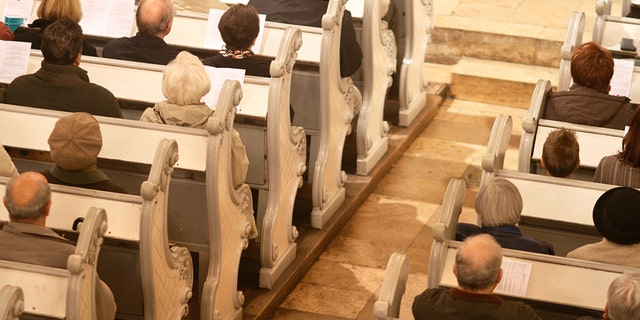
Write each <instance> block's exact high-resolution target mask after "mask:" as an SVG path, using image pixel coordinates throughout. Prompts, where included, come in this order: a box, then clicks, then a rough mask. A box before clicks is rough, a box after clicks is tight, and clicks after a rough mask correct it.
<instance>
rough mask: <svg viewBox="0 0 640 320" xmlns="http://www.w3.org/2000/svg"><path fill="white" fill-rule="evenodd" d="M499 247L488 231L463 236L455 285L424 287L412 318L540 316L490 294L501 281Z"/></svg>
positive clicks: (455, 267) (524, 318)
mask: <svg viewBox="0 0 640 320" xmlns="http://www.w3.org/2000/svg"><path fill="white" fill-rule="evenodd" d="M501 265H502V248H501V247H500V245H499V244H498V243H497V242H496V241H495V239H493V237H491V236H490V235H488V234H480V235H476V236H472V237H469V238H467V239H466V240H465V241H464V242H463V243H462V245H461V246H460V248H459V249H458V252H457V253H456V261H455V264H454V265H453V274H455V276H456V278H457V279H458V287H457V288H453V289H444V288H435V289H427V290H425V291H424V292H423V293H421V294H420V295H418V296H416V298H415V299H414V300H413V306H412V310H413V316H414V317H415V319H416V320H430V319H438V320H450V319H504V320H513V319H518V320H527V319H540V317H538V315H537V314H536V313H535V312H534V311H533V310H532V309H531V307H529V306H528V305H525V304H524V303H522V302H514V301H505V300H502V298H500V297H499V296H497V295H495V294H493V290H495V288H496V287H497V286H498V283H499V282H500V280H502V268H501Z"/></svg>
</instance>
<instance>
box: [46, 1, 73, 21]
mask: <svg viewBox="0 0 640 320" xmlns="http://www.w3.org/2000/svg"><path fill="white" fill-rule="evenodd" d="M37 14H38V17H39V18H42V19H45V20H49V21H56V20H59V19H62V18H68V19H71V20H73V21H75V22H80V20H81V19H82V7H81V6H80V0H42V1H40V5H39V6H38V12H37Z"/></svg>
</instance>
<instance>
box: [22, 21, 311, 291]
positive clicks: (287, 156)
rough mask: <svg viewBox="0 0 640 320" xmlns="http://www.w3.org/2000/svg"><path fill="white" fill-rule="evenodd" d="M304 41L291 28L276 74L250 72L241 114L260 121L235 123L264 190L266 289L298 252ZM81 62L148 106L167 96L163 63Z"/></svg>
mask: <svg viewBox="0 0 640 320" xmlns="http://www.w3.org/2000/svg"><path fill="white" fill-rule="evenodd" d="M300 41H301V32H300V31H299V30H298V29H295V28H288V29H287V30H285V34H284V35H283V36H282V43H280V47H281V48H280V49H279V50H280V52H279V53H278V54H277V58H276V60H275V61H274V62H273V66H272V70H273V76H272V78H270V79H269V78H262V77H252V76H248V77H246V80H245V83H244V90H243V98H242V101H241V102H240V105H239V108H240V113H241V114H242V116H244V117H245V119H249V120H257V121H253V122H256V123H257V124H258V125H254V124H252V122H249V121H247V122H244V123H237V124H236V129H237V130H238V131H239V133H240V135H241V137H242V138H243V142H244V143H245V145H246V150H247V154H248V157H249V170H248V174H247V178H246V182H247V183H248V184H249V185H251V186H252V187H253V188H256V189H258V190H259V200H258V222H259V225H260V227H261V228H262V232H260V234H261V235H264V236H265V237H266V238H265V239H264V241H262V242H261V252H262V253H261V257H262V258H261V260H262V265H263V268H262V271H261V274H262V276H261V279H263V280H261V281H260V283H261V286H263V287H267V288H270V287H271V286H272V284H273V283H274V282H275V281H276V280H277V279H278V277H279V275H280V274H282V272H283V271H284V269H285V268H286V267H287V266H288V265H289V263H290V262H291V261H292V260H293V258H294V257H295V252H296V245H295V242H294V241H295V238H296V237H297V230H296V229H295V226H293V225H292V215H293V203H294V199H295V196H296V192H297V187H299V186H300V185H301V178H300V177H301V175H302V173H303V172H304V170H305V169H306V167H305V166H304V161H305V156H306V153H305V152H306V147H305V141H304V140H305V134H304V130H303V129H302V128H299V127H294V126H291V123H290V117H289V109H288V108H289V92H290V83H291V68H292V66H293V65H294V64H295V62H296V50H297V49H299V48H300ZM40 60H41V54H40V53H39V52H36V51H32V55H31V62H30V70H29V71H30V72H34V71H36V70H37V68H39V65H40ZM81 67H82V68H84V69H85V70H87V71H88V72H89V77H90V79H91V81H92V82H94V83H98V84H101V85H103V86H105V87H106V88H108V89H109V90H110V91H111V92H113V93H114V94H115V95H116V96H117V97H118V98H119V99H121V100H127V101H128V102H130V103H134V104H135V103H138V102H142V103H145V104H149V105H151V104H152V103H154V102H157V101H162V100H164V96H163V95H162V91H161V88H162V85H161V83H162V71H163V70H164V66H160V65H153V64H145V63H137V62H130V61H121V60H113V59H104V58H95V57H83V61H82V63H81ZM31 69H33V70H31ZM114 79H127V81H114ZM132 83H135V84H136V85H132ZM136 119H137V117H136ZM265 122H266V124H267V125H266V128H265V126H264V125H263V123H265ZM265 129H266V130H265ZM270 191H272V192H273V193H275V194H274V198H273V199H269V193H270ZM265 217H266V218H265Z"/></svg>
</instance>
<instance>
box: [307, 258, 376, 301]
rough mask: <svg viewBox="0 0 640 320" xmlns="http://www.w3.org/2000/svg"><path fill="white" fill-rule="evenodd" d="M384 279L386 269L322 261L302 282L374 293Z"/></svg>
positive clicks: (315, 265)
mask: <svg viewBox="0 0 640 320" xmlns="http://www.w3.org/2000/svg"><path fill="white" fill-rule="evenodd" d="M383 279H384V269H380V268H368V267H363V266H357V265H352V264H347V263H340V262H334V261H330V260H324V259H320V260H318V262H316V263H314V264H313V266H312V267H311V269H310V270H309V271H308V272H307V274H305V276H304V278H303V279H302V282H304V283H307V284H313V285H319V286H324V287H332V288H337V289H346V290H352V291H368V292H370V293H373V292H375V291H376V289H378V287H379V286H380V285H381V284H382V280H383Z"/></svg>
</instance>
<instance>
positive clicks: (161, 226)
mask: <svg viewBox="0 0 640 320" xmlns="http://www.w3.org/2000/svg"><path fill="white" fill-rule="evenodd" d="M177 148H178V147H177V144H176V143H175V141H169V140H162V141H161V142H160V143H159V144H158V149H157V150H156V152H155V156H154V160H153V164H152V165H151V171H150V173H149V178H148V179H147V180H146V181H145V182H143V183H142V185H141V187H140V195H139V196H134V195H125V194H116V193H112V192H106V191H97V190H86V189H82V188H75V187H68V186H61V185H53V184H52V185H51V189H52V209H51V210H52V213H53V214H51V215H50V216H49V218H48V220H47V226H48V227H50V228H53V229H55V230H58V231H60V232H65V233H71V234H73V233H74V231H75V225H76V224H77V223H78V221H80V220H79V219H80V217H79V216H78V215H77V214H75V213H76V212H77V211H78V210H83V209H84V208H89V207H91V206H100V207H103V208H105V209H106V210H107V212H108V216H109V221H110V223H109V228H107V229H105V233H104V237H105V239H106V240H107V241H106V243H105V245H104V249H105V250H104V251H103V259H102V260H101V264H100V266H99V272H100V274H101V277H103V278H104V279H103V280H104V281H105V282H106V283H107V284H109V286H110V287H112V289H113V291H114V293H115V294H114V295H115V296H116V302H117V304H118V310H120V311H121V312H123V313H125V311H126V310H131V309H134V307H133V306H135V301H136V299H137V296H136V293H140V291H139V290H141V291H142V292H141V293H140V294H141V296H142V297H143V300H144V316H145V318H148V319H156V318H158V319H161V318H166V317H168V316H170V315H172V316H177V315H186V314H187V313H188V306H187V302H188V300H189V299H190V298H191V296H192V290H191V288H192V282H193V263H192V259H191V255H190V253H189V251H188V250H187V249H186V248H183V247H179V246H172V247H169V242H168V240H167V239H168V236H167V226H166V220H167V219H166V217H167V212H166V208H167V205H166V201H167V198H166V195H167V188H168V184H169V182H170V180H171V179H170V178H171V176H170V175H171V172H172V168H173V165H174V164H175V162H176V161H177V152H178V150H177ZM6 180H7V179H0V192H2V193H4V189H5V187H6ZM8 218H9V213H8V212H7V211H6V209H5V208H1V209H0V219H1V220H8ZM105 255H106V257H105ZM126 257H134V258H135V260H137V261H135V262H133V263H131V265H135V266H139V268H140V270H139V271H138V272H136V271H135V270H134V274H138V273H139V278H138V277H136V276H132V277H131V278H130V277H129V276H127V275H126V273H125V275H123V272H122V265H121V263H122V262H123V261H126V260H124V259H127V258H126ZM105 258H106V259H105ZM109 258H111V259H109ZM112 259H113V260H112ZM132 259H133V258H132ZM122 279H137V280H136V281H134V283H141V286H140V287H139V288H138V287H136V286H135V285H134V287H133V288H132V287H131V283H130V282H126V283H125V281H122ZM123 293H124V294H123ZM132 301H134V302H132Z"/></svg>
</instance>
